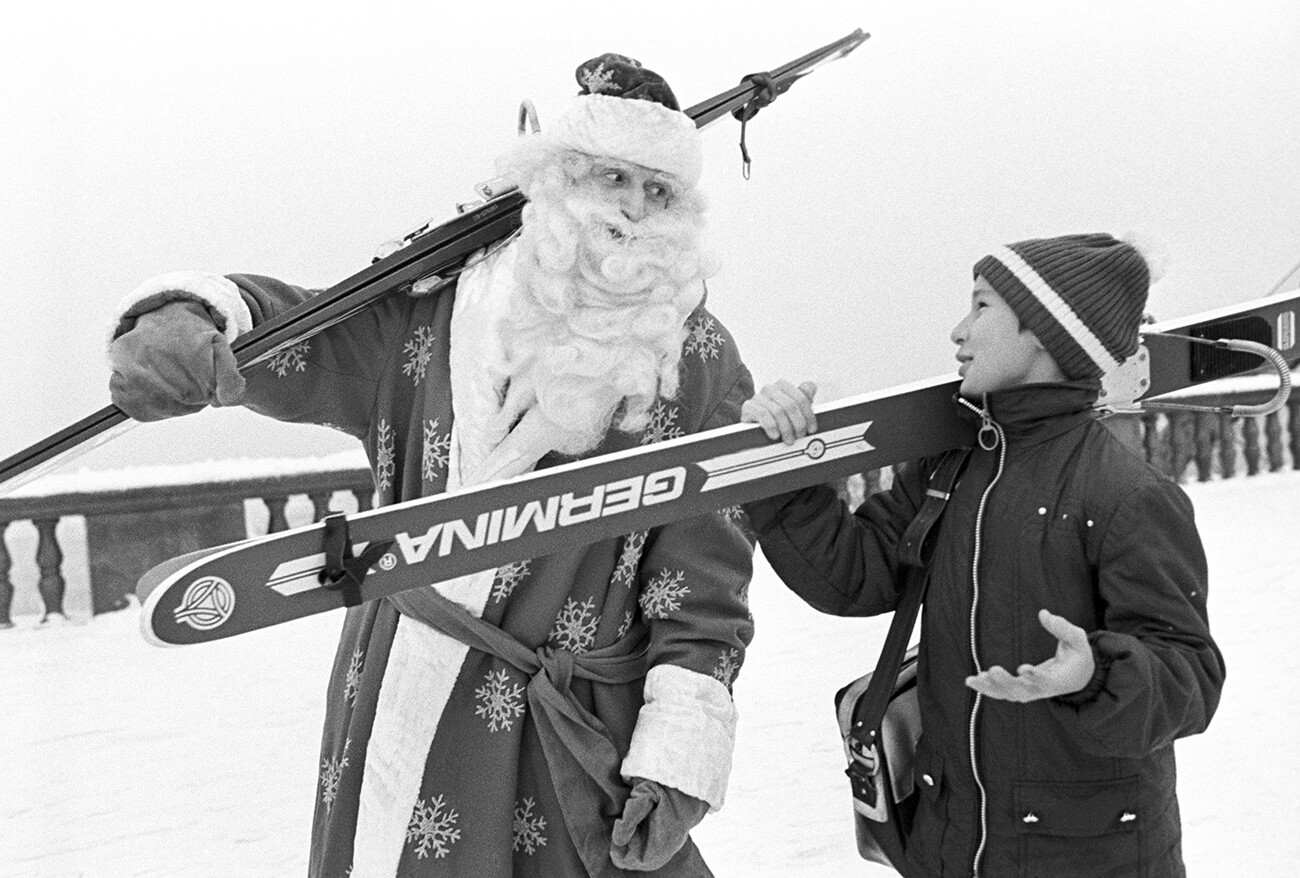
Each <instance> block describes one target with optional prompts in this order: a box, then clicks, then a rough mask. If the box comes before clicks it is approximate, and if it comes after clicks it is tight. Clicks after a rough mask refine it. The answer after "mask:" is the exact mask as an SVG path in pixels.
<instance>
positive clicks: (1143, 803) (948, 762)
mask: <svg viewBox="0 0 1300 878" xmlns="http://www.w3.org/2000/svg"><path fill="white" fill-rule="evenodd" d="M1096 393H1097V387H1096V385H1095V383H1089V382H1076V383H1068V384H1059V385H1056V384H1040V385H1026V386H1024V387H1020V388H1015V389H1011V390H1006V391H1002V392H1000V393H997V394H992V395H991V396H990V397H989V406H990V411H991V416H990V419H989V420H988V422H987V424H986V427H987V429H986V432H985V434H984V435H985V438H986V439H989V438H991V437H992V436H993V435H994V432H991V431H995V433H996V438H997V441H996V443H995V444H993V447H992V448H991V449H985V448H976V449H975V450H974V452H973V453H972V456H971V458H970V461H969V463H968V465H967V468H966V471H965V473H964V474H963V475H962V476H961V478H960V480H959V481H958V483H957V486H956V488H955V489H954V490H953V492H952V497H951V499H950V500H949V501H948V504H947V508H946V510H945V512H944V517H943V519H942V521H941V522H940V524H939V532H938V536H937V539H936V541H935V543H934V554H933V558H932V560H931V563H930V568H929V569H930V585H929V589H928V591H927V593H926V598H925V609H924V613H923V616H922V621H921V642H920V652H919V663H918V675H917V692H918V696H919V700H920V712H921V728H922V735H921V740H920V742H919V745H918V749H917V754H916V762H915V774H914V779H915V782H916V788H917V789H918V790H920V793H921V795H920V804H919V806H918V809H917V812H916V817H915V822H914V823H913V825H912V831H911V833H910V834H909V836H908V851H907V856H908V862H907V863H905V864H902V865H903V866H904V867H905V869H906V874H908V875H909V876H913V875H915V876H922V875H924V876H936V878H937V876H949V875H961V876H969V875H971V874H973V873H974V874H978V875H983V876H988V878H1001V876H1014V875H1023V876H1053V878H1056V876H1071V875H1077V876H1103V875H1106V876H1109V875H1114V876H1121V875H1123V876H1148V878H1156V876H1159V878H1177V876H1181V875H1183V873H1184V870H1183V863H1182V857H1181V853H1180V838H1181V828H1180V824H1179V817H1178V799H1177V796H1176V794H1175V769H1174V740H1175V739H1177V738H1180V737H1184V736H1187V735H1193V734H1196V733H1198V732H1201V731H1203V730H1204V729H1205V728H1206V726H1207V725H1208V724H1209V722H1210V718H1211V717H1212V716H1213V715H1214V711H1215V708H1216V707H1217V706H1218V702H1219V693H1220V690H1221V688H1222V686H1223V679H1224V665H1223V657H1222V655H1220V653H1219V649H1218V647H1217V646H1216V645H1215V643H1214V640H1213V638H1212V637H1211V636H1210V630H1209V623H1208V621H1207V615H1206V588H1207V583H1206V577H1207V572H1206V562H1205V554H1204V552H1203V550H1202V548H1201V541H1200V537H1199V536H1198V535H1197V532H1196V526H1195V523H1194V521H1193V516H1192V506H1191V502H1190V501H1189V500H1188V499H1187V496H1186V494H1184V493H1183V492H1182V491H1181V490H1180V489H1179V488H1178V486H1177V485H1175V484H1173V483H1172V482H1171V481H1169V479H1167V478H1165V477H1164V476H1163V475H1162V474H1160V473H1159V472H1157V471H1156V470H1155V469H1154V468H1152V467H1150V466H1148V465H1147V464H1146V462H1145V461H1143V460H1141V459H1140V458H1138V457H1137V456H1135V455H1133V454H1132V453H1130V452H1129V451H1128V449H1126V448H1124V447H1123V446H1122V445H1121V444H1120V442H1119V440H1118V439H1116V438H1115V436H1114V435H1112V433H1111V431H1110V430H1109V429H1108V428H1107V427H1106V426H1105V425H1104V424H1102V423H1101V422H1099V421H1098V420H1097V419H1096V416H1095V415H1094V414H1093V412H1092V410H1091V406H1092V403H1093V401H1094V400H1095V399H1096ZM934 463H935V462H934V461H921V462H919V463H918V465H916V466H913V467H909V468H906V469H905V470H904V471H903V472H902V473H901V474H900V475H899V476H898V477H897V478H896V479H895V481H894V484H893V486H892V487H891V488H890V489H889V490H888V491H883V492H879V493H877V494H875V495H873V496H872V497H870V498H868V499H867V501H866V502H864V503H863V504H862V505H861V506H860V507H859V508H858V509H857V510H856V511H855V512H852V513H851V512H849V511H848V509H847V507H846V506H845V505H844V504H843V503H841V502H840V501H839V500H838V498H837V497H836V496H835V494H834V492H833V491H830V490H829V489H827V488H824V487H815V488H808V489H805V490H802V491H798V492H794V493H791V494H784V495H781V496H779V497H775V498H769V499H766V500H763V501H759V502H757V503H753V504H746V509H747V510H748V512H749V513H750V521H751V524H752V525H753V527H754V528H755V529H756V530H757V532H758V535H759V542H760V543H761V544H762V547H763V554H764V556H765V557H766V558H767V559H768V560H769V561H770V562H771V563H772V567H773V569H775V570H776V571H777V573H778V574H780V576H781V578H782V580H784V581H785V583H786V584H787V585H788V586H789V587H790V588H791V589H793V590H794V591H795V592H797V593H798V594H799V595H800V596H801V597H803V598H804V600H806V601H808V603H810V604H812V605H813V606H814V607H816V608H818V609H820V610H822V611H824V612H828V613H834V614H836V615H841V616H859V615H863V616H865V615H874V614H877V613H883V612H887V611H889V610H892V609H894V607H895V605H896V604H897V602H898V588H897V583H898V582H900V581H901V577H899V576H898V575H897V574H898V564H899V562H898V544H899V540H900V538H901V537H902V534H903V532H904V530H905V529H906V527H907V525H908V523H909V522H910V521H911V520H912V518H913V517H914V516H915V514H916V512H917V511H918V509H919V508H920V505H921V502H922V500H923V499H924V497H925V492H926V488H927V483H928V478H929V474H930V472H931V470H932V469H933V465H934ZM1044 607H1045V608H1047V609H1049V610H1051V611H1052V612H1054V613H1057V614H1059V615H1062V616H1065V617H1066V618H1067V619H1069V620H1070V621H1071V622H1073V623H1074V624H1076V625H1078V626H1080V627H1082V628H1083V629H1084V630H1086V631H1088V632H1089V640H1090V642H1091V644H1092V647H1093V651H1094V653H1095V656H1096V662H1097V664H1096V669H1097V670H1096V674H1095V675H1094V678H1093V680H1092V682H1091V683H1090V685H1089V686H1087V687H1085V689H1084V690H1083V691H1081V692H1079V693H1075V694H1072V695H1070V696H1065V697H1061V698H1053V699H1047V700H1041V701H1034V702H1030V703H1027V704H1019V703H1015V702H1011V701H1003V700H998V699H994V698H986V697H983V696H977V695H976V693H975V692H974V691H972V690H971V689H970V688H968V687H967V686H966V684H965V679H966V677H967V676H968V675H971V674H974V673H976V672H977V671H978V670H981V669H986V668H988V667H990V666H992V665H1001V666H1002V667H1003V668H1006V669H1008V670H1010V671H1011V672H1013V673H1014V672H1015V670H1016V669H1017V668H1018V667H1019V666H1020V665H1021V664H1023V663H1031V664H1037V663H1039V662H1042V661H1044V660H1046V659H1048V658H1050V657H1051V656H1052V655H1053V653H1054V651H1055V648H1056V640H1055V638H1053V637H1052V635H1051V634H1049V633H1048V632H1047V631H1045V630H1044V629H1043V627H1042V625H1041V624H1040V623H1039V621H1038V617H1037V614H1038V611H1039V610H1040V609H1042V608H1044ZM977 867H978V868H977Z"/></svg>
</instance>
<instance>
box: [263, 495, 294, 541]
mask: <svg viewBox="0 0 1300 878" xmlns="http://www.w3.org/2000/svg"><path fill="white" fill-rule="evenodd" d="M262 502H264V503H265V504H266V508H267V511H268V512H270V513H271V516H270V519H269V520H268V521H267V523H266V532H267V533H269V534H273V533H279V532H280V531H282V530H288V529H289V519H287V518H285V515H284V507H285V505H286V504H287V503H288V502H289V498H288V497H287V496H286V497H263V498H262Z"/></svg>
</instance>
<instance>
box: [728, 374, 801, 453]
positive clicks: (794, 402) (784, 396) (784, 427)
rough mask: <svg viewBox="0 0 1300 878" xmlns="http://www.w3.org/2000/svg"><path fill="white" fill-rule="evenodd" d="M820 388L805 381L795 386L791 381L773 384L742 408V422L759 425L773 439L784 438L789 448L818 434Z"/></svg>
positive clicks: (782, 439) (783, 440)
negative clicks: (816, 398)
mask: <svg viewBox="0 0 1300 878" xmlns="http://www.w3.org/2000/svg"><path fill="white" fill-rule="evenodd" d="M816 395H817V385H816V384H813V383H812V382H811V381H805V382H804V383H802V384H800V385H799V386H798V387H795V386H794V385H793V384H791V383H790V382H789V381H784V380H782V381H778V382H776V383H775V384H769V385H767V386H766V387H764V388H763V389H762V390H760V391H759V392H758V393H757V394H755V395H754V398H753V399H750V400H748V401H747V402H746V403H745V404H744V405H742V406H741V407H740V419H741V420H742V421H748V422H749V423H752V424H758V425H759V426H760V427H762V428H763V432H765V433H767V438H769V439H780V440H781V441H782V442H784V443H785V444H786V445H791V444H793V443H794V440H796V439H799V438H801V437H803V436H807V435H808V434H809V433H816V432H817V417H816V415H814V414H813V409H812V403H813V397H814V396H816Z"/></svg>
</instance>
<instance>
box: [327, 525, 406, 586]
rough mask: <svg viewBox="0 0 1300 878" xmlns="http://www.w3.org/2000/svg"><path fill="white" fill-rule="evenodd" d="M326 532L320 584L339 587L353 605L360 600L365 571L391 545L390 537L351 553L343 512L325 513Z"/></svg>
mask: <svg viewBox="0 0 1300 878" xmlns="http://www.w3.org/2000/svg"><path fill="white" fill-rule="evenodd" d="M321 524H323V525H324V526H325V533H324V535H323V536H322V538H321V548H322V549H323V550H324V553H325V566H324V567H323V568H322V569H321V572H320V583H321V585H323V586H325V587H326V588H332V589H338V590H339V592H340V594H342V595H343V601H344V603H345V604H346V605H347V606H349V607H355V606H356V605H357V604H359V603H361V602H362V600H363V598H362V597H361V583H363V582H365V580H366V573H367V571H369V570H370V568H371V567H373V566H374V565H375V562H376V561H378V560H379V559H380V558H381V557H383V555H384V554H385V553H386V552H387V551H388V550H389V549H390V548H392V546H393V542H394V541H393V540H380V541H378V542H376V543H372V544H370V545H368V546H366V547H365V548H364V549H363V550H362V551H361V554H360V555H356V556H353V554H352V539H351V537H350V536H349V534H348V517H347V516H346V515H344V514H343V513H342V512H336V513H335V514H333V515H327V516H325V518H324V519H322V520H321Z"/></svg>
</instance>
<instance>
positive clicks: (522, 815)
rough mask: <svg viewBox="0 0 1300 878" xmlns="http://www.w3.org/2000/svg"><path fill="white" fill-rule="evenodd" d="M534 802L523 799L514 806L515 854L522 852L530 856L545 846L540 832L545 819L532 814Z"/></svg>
mask: <svg viewBox="0 0 1300 878" xmlns="http://www.w3.org/2000/svg"><path fill="white" fill-rule="evenodd" d="M534 804H535V803H534V802H533V800H532V799H531V798H528V799H524V800H523V801H521V802H519V803H518V804H516V805H515V844H514V849H515V852H516V853H518V852H519V851H521V850H522V851H523V852H524V853H526V854H528V855H529V856H532V854H533V852H534V851H536V850H537V849H538V848H540V847H542V846H543V845H545V844H546V836H544V835H542V830H543V829H545V828H546V818H545V817H543V816H542V815H541V814H534V813H533V806H534Z"/></svg>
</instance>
